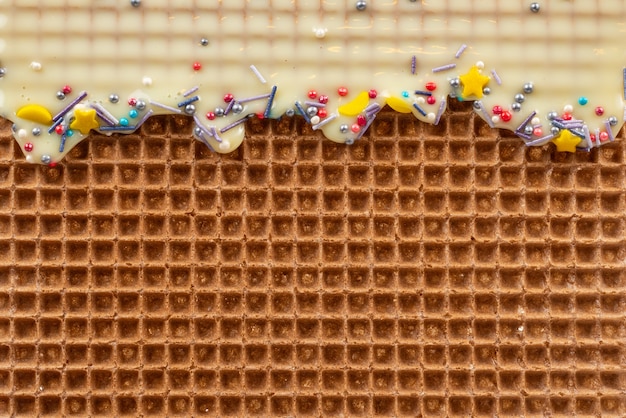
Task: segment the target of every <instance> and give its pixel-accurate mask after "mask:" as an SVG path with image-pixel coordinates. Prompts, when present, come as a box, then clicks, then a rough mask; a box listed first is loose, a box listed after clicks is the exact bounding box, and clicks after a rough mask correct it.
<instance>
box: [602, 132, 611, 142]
mask: <svg viewBox="0 0 626 418" xmlns="http://www.w3.org/2000/svg"><path fill="white" fill-rule="evenodd" d="M608 139H609V133H608V132H606V131H602V132H600V141H602V142H604V141H607V140H608Z"/></svg>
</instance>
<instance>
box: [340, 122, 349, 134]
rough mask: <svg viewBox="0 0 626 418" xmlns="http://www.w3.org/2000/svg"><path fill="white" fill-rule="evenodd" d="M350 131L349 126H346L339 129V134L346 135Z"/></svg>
mask: <svg viewBox="0 0 626 418" xmlns="http://www.w3.org/2000/svg"><path fill="white" fill-rule="evenodd" d="M348 129H350V128H349V127H348V125H345V124H344V125H341V126H340V127H339V132H341V133H342V134H345V133H348Z"/></svg>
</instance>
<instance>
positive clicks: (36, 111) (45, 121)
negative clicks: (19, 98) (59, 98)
mask: <svg viewBox="0 0 626 418" xmlns="http://www.w3.org/2000/svg"><path fill="white" fill-rule="evenodd" d="M15 114H16V115H17V117H18V118H21V119H24V120H29V121H31V122H35V123H40V124H42V125H50V124H51V123H52V114H51V113H50V111H49V110H48V109H46V108H45V107H43V106H41V105H37V104H29V105H26V106H22V107H20V108H19V109H18V110H17V112H15Z"/></svg>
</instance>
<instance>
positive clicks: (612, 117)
mask: <svg viewBox="0 0 626 418" xmlns="http://www.w3.org/2000/svg"><path fill="white" fill-rule="evenodd" d="M609 124H610V125H611V126H615V125H617V118H616V117H615V116H611V117H610V118H609Z"/></svg>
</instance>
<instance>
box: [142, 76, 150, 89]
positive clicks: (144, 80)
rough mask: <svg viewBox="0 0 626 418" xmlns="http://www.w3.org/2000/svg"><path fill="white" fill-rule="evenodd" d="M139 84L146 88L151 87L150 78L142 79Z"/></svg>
mask: <svg viewBox="0 0 626 418" xmlns="http://www.w3.org/2000/svg"><path fill="white" fill-rule="evenodd" d="M141 83H142V84H143V85H144V86H146V87H148V86H151V85H152V78H150V77H144V78H143V79H142V80H141Z"/></svg>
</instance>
